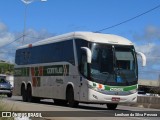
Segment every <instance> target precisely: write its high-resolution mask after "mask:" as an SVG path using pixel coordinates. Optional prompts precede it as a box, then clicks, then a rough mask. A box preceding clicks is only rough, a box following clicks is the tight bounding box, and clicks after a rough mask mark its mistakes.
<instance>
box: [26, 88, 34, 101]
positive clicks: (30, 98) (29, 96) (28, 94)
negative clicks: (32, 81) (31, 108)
mask: <svg viewBox="0 0 160 120" xmlns="http://www.w3.org/2000/svg"><path fill="white" fill-rule="evenodd" d="M32 100H33V98H32V88H31V86H30V85H29V86H27V101H28V102H32Z"/></svg>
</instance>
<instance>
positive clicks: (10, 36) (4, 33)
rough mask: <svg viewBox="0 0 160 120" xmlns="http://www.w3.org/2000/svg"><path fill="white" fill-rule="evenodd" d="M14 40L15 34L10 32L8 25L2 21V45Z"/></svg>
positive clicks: (0, 27)
mask: <svg viewBox="0 0 160 120" xmlns="http://www.w3.org/2000/svg"><path fill="white" fill-rule="evenodd" d="M13 40H14V34H12V33H10V32H8V29H7V26H6V25H5V24H3V23H0V47H2V46H4V45H5V44H6V43H9V42H11V41H13Z"/></svg>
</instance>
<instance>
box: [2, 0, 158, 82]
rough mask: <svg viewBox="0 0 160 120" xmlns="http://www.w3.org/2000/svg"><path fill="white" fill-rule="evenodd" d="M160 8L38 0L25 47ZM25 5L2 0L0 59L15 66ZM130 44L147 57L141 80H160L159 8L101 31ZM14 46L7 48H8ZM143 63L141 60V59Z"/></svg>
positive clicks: (123, 1)
mask: <svg viewBox="0 0 160 120" xmlns="http://www.w3.org/2000/svg"><path fill="white" fill-rule="evenodd" d="M159 4H160V1H159V0H48V1H47V2H40V0H35V1H33V2H32V3H30V4H28V5H27V10H26V13H27V14H26V16H27V17H26V22H25V25H26V28H25V31H26V34H27V37H25V41H24V44H26V43H32V42H35V41H38V40H41V39H44V38H47V37H50V36H55V35H59V34H63V33H67V32H72V31H98V30H100V29H103V28H106V27H110V26H112V25H115V24H117V23H121V22H123V21H125V20H128V19H130V18H133V17H135V16H137V15H139V14H141V13H144V12H145V11H148V10H150V9H152V8H154V7H156V6H158V5H159ZM24 13H25V4H24V3H23V2H22V1H21V0H0V59H3V60H7V61H12V62H14V53H15V50H16V47H18V46H20V45H22V39H18V40H17V41H16V42H13V41H14V40H16V39H17V38H19V37H20V36H21V35H22V34H23V30H24ZM102 33H109V34H116V35H120V36H123V37H126V38H128V39H129V40H131V41H132V42H133V43H134V44H135V47H136V50H137V51H141V52H144V53H145V55H146V56H147V66H146V67H145V68H142V67H139V69H140V70H139V73H140V78H142V79H153V80H157V79H158V75H159V74H160V8H157V9H155V10H153V11H151V12H149V13H147V14H145V15H143V16H141V17H139V18H137V19H134V20H132V21H130V22H127V23H125V24H121V25H119V26H116V27H113V28H111V29H107V30H104V31H102ZM10 42H13V43H12V44H9V45H7V46H5V45H6V44H8V43H10ZM138 60H140V59H138Z"/></svg>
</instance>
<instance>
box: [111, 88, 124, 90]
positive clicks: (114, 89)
mask: <svg viewBox="0 0 160 120" xmlns="http://www.w3.org/2000/svg"><path fill="white" fill-rule="evenodd" d="M110 91H123V88H110Z"/></svg>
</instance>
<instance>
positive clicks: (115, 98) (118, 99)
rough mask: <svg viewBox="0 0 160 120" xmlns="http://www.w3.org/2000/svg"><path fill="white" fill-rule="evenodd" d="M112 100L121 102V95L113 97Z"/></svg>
mask: <svg viewBox="0 0 160 120" xmlns="http://www.w3.org/2000/svg"><path fill="white" fill-rule="evenodd" d="M112 101H116V102H119V101H120V98H119V97H112Z"/></svg>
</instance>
